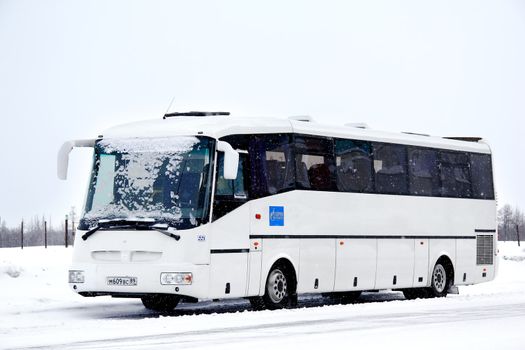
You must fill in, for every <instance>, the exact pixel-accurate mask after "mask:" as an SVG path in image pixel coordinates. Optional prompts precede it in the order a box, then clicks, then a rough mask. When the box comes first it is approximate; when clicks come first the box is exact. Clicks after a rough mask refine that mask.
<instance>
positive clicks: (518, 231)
mask: <svg viewBox="0 0 525 350" xmlns="http://www.w3.org/2000/svg"><path fill="white" fill-rule="evenodd" d="M516 235H517V236H518V247H519V246H520V225H518V224H516Z"/></svg>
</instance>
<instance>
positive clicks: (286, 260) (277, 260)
mask: <svg viewBox="0 0 525 350" xmlns="http://www.w3.org/2000/svg"><path fill="white" fill-rule="evenodd" d="M276 265H281V266H284V267H285V268H286V269H287V272H288V273H290V274H291V275H290V277H291V278H292V279H293V282H294V283H293V293H295V292H296V290H297V279H298V270H297V264H295V263H294V259H293V258H292V257H291V256H289V255H287V254H280V255H277V256H275V257H272V259H268V260H267V263H266V264H265V265H264V269H263V270H262V273H261V283H260V287H259V295H264V288H265V285H266V279H267V278H268V274H269V273H270V271H271V269H272V268H273V267H274V266H276Z"/></svg>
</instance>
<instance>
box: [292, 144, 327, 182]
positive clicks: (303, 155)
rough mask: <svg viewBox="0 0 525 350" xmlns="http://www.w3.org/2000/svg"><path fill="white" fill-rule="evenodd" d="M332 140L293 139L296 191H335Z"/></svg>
mask: <svg viewBox="0 0 525 350" xmlns="http://www.w3.org/2000/svg"><path fill="white" fill-rule="evenodd" d="M333 148H334V146H333V140H332V139H331V138H325V137H311V136H296V137H295V171H296V183H297V188H298V189H304V190H316V191H335V190H336V189H335V187H336V186H335V161H334V155H333Z"/></svg>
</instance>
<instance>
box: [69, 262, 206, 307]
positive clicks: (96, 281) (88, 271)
mask: <svg viewBox="0 0 525 350" xmlns="http://www.w3.org/2000/svg"><path fill="white" fill-rule="evenodd" d="M71 270H76V271H83V272H84V283H69V286H70V288H71V289H72V290H73V291H74V292H76V293H78V294H80V295H83V296H99V295H112V296H118V297H126V296H128V297H140V296H144V295H148V294H178V295H183V296H189V297H193V298H198V299H201V298H206V297H207V295H208V292H209V265H193V264H173V265H135V264H86V265H83V264H75V265H74V266H72V267H71ZM162 272H191V273H192V275H193V281H192V284H190V285H162V284H161V279H160V275H161V273H162ZM108 277H134V278H136V280H137V284H136V285H128V286H124V285H108V282H107V278H108Z"/></svg>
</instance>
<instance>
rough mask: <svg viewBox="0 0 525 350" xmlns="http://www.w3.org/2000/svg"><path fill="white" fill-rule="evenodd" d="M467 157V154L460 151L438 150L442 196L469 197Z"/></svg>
mask: <svg viewBox="0 0 525 350" xmlns="http://www.w3.org/2000/svg"><path fill="white" fill-rule="evenodd" d="M468 158H469V157H468V155H467V154H466V153H462V152H446V151H442V152H440V161H439V170H440V180H441V195H442V196H444V197H457V198H469V197H471V185H470V169H469V159H468Z"/></svg>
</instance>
